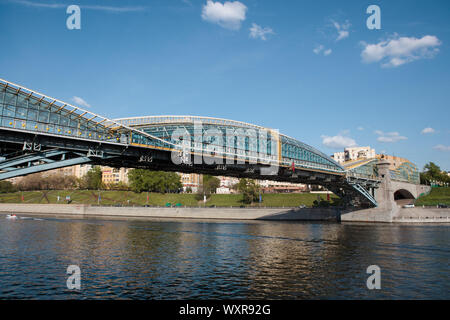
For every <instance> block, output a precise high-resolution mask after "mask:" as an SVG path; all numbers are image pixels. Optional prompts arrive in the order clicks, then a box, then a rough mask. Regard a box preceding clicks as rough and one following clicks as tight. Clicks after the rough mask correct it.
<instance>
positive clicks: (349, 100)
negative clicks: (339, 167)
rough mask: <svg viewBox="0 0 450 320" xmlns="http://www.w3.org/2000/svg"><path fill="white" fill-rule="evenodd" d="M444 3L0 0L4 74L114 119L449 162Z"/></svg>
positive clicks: (446, 166)
mask: <svg viewBox="0 0 450 320" xmlns="http://www.w3.org/2000/svg"><path fill="white" fill-rule="evenodd" d="M69 5H78V6H79V8H80V25H79V27H80V28H79V29H77V28H73V27H71V29H69V27H70V26H71V25H73V24H74V23H75V22H76V20H74V19H73V13H74V11H71V10H70V11H69V13H67V11H66V10H67V9H68V7H69ZM370 5H377V6H378V8H379V9H380V17H381V18H380V21H381V23H380V29H373V28H372V29H369V28H368V25H367V20H368V18H370V17H371V16H372V14H373V13H374V11H370V13H367V9H368V7H369V6H370ZM449 13H450V1H447V0H443V1H439V0H434V1H413V0H389V1H376V0H371V1H363V0H339V1H337V0H329V1H325V0H314V1H312V0H310V1H300V0H284V1H275V0H270V1H269V0H240V1H211V0H154V1H123V0H122V1H116V0H99V1H93V0H91V1H74V0H67V1H66V0H33V1H32V0H0V28H1V30H2V33H1V34H2V35H1V37H2V41H1V45H0V78H3V79H5V80H8V81H11V82H14V83H17V84H20V85H23V86H25V87H28V88H30V89H33V90H36V91H39V92H42V93H44V94H47V95H49V96H52V97H55V98H58V99H61V100H63V101H67V102H69V103H72V104H75V105H78V106H80V107H82V108H89V110H90V111H92V112H95V113H97V114H100V115H103V116H105V117H108V118H122V117H133V116H144V115H197V116H211V117H219V118H226V119H233V120H239V121H244V122H249V123H254V124H257V125H261V126H265V127H269V128H274V129H279V130H280V132H281V133H284V134H286V135H288V136H291V137H294V138H296V139H298V140H300V141H302V142H305V143H307V144H309V145H312V146H314V147H315V148H317V149H319V150H321V151H323V152H325V153H327V154H330V155H331V154H332V153H334V152H337V151H342V150H343V148H344V147H352V146H371V147H373V148H375V149H376V151H377V153H387V154H391V155H395V156H402V157H406V158H408V159H409V160H410V161H412V162H414V163H415V164H417V166H418V167H419V168H420V169H422V168H423V166H424V165H425V164H426V163H428V162H430V161H433V162H435V163H437V164H438V165H440V166H441V168H442V169H443V170H447V171H450V126H449V119H450V103H449V102H450V72H449V71H450V47H449V44H450V16H449ZM68 20H69V21H68ZM370 21H371V22H373V21H374V20H370ZM68 24H69V27H68Z"/></svg>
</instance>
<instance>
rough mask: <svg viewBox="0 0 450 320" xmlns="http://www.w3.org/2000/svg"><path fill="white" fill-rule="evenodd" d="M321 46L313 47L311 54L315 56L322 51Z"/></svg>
mask: <svg viewBox="0 0 450 320" xmlns="http://www.w3.org/2000/svg"><path fill="white" fill-rule="evenodd" d="M323 48H324V47H323V45H321V44H320V45H318V46H317V47H315V48H314V50H313V52H314V53H315V54H319V53H320V52H321V51H322V50H323Z"/></svg>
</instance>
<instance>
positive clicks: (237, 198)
mask: <svg viewBox="0 0 450 320" xmlns="http://www.w3.org/2000/svg"><path fill="white" fill-rule="evenodd" d="M22 195H23V201H22ZM58 196H59V201H58ZM66 196H69V197H70V200H71V203H72V204H91V205H97V204H100V205H106V206H108V205H122V206H133V205H135V206H144V205H147V204H148V205H150V206H165V205H166V203H170V204H171V205H176V204H178V203H179V204H181V205H182V206H187V207H197V206H203V205H204V204H203V201H197V200H196V199H195V194H185V193H184V194H176V193H166V194H161V193H149V194H148V201H147V192H142V193H135V192H131V191H100V201H99V191H96V190H48V191H45V190H44V191H24V192H14V193H2V194H0V203H44V204H46V203H51V204H56V203H60V204H65V203H67V201H66ZM318 197H320V199H321V200H326V199H327V196H326V194H310V193H300V194H299V193H287V194H263V195H262V203H261V206H262V207H298V206H300V205H305V206H308V207H311V206H312V205H313V202H314V200H318ZM242 198H243V197H242V195H241V194H213V195H211V197H210V198H209V199H208V201H207V202H206V206H216V207H240V206H243V205H244V203H243V202H242ZM334 199H338V198H337V197H336V196H335V195H331V200H332V201H333V200H334ZM252 206H255V207H258V206H260V204H259V203H254V204H253V205H252Z"/></svg>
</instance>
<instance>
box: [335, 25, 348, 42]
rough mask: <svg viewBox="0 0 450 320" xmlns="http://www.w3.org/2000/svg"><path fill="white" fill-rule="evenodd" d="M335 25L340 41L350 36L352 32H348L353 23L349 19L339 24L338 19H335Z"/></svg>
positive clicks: (337, 39)
mask: <svg viewBox="0 0 450 320" xmlns="http://www.w3.org/2000/svg"><path fill="white" fill-rule="evenodd" d="M333 25H334V27H335V28H336V30H337V32H338V37H337V38H336V41H340V40H343V39H345V38H348V36H349V35H350V33H349V32H348V29H349V28H350V26H351V24H350V23H349V22H348V21H346V22H345V23H343V24H339V23H337V22H336V21H333Z"/></svg>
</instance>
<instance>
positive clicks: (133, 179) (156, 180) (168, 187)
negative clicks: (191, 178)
mask: <svg viewBox="0 0 450 320" xmlns="http://www.w3.org/2000/svg"><path fill="white" fill-rule="evenodd" d="M128 181H129V185H130V189H131V190H132V191H134V192H143V191H149V192H159V193H166V192H177V191H179V190H180V189H181V188H182V186H183V185H182V184H181V179H180V176H179V175H178V174H176V173H175V172H164V171H151V170H145V169H133V170H131V171H130V172H129V173H128Z"/></svg>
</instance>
